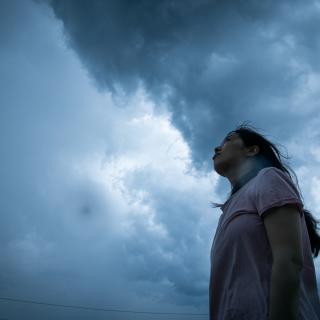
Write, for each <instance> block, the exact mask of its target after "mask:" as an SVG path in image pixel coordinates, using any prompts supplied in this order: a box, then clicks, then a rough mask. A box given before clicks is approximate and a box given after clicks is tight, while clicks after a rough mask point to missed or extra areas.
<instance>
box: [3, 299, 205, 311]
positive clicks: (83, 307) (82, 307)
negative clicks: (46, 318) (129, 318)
mask: <svg viewBox="0 0 320 320" xmlns="http://www.w3.org/2000/svg"><path fill="white" fill-rule="evenodd" d="M0 300H8V301H16V302H23V303H33V304H41V305H45V306H53V307H63V308H74V309H85V310H96V311H108V312H110V311H113V312H129V313H147V314H175V315H185V316H189V315H190V316H207V315H208V314H207V313H179V312H176V313H175V312H151V311H134V310H119V309H105V308H94V307H86V306H74V305H66V304H57V303H47V302H40V301H34V300H22V299H14V298H6V297H0Z"/></svg>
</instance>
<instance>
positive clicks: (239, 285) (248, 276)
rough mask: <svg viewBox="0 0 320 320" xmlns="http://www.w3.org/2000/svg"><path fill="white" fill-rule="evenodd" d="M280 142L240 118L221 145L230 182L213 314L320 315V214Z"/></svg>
mask: <svg viewBox="0 0 320 320" xmlns="http://www.w3.org/2000/svg"><path fill="white" fill-rule="evenodd" d="M280 155H281V154H280V152H279V151H278V149H277V148H276V146H275V145H274V144H273V143H271V142H270V141H268V140H267V139H266V138H265V137H264V136H263V135H261V134H259V133H258V132H257V131H255V130H253V129H251V128H249V126H248V125H245V124H242V125H240V126H238V127H237V128H236V130H234V131H231V132H230V133H229V134H228V135H227V136H226V138H225V139H224V140H223V143H222V144H221V146H218V147H216V148H215V155H214V157H213V161H214V169H215V171H216V172H217V173H218V174H219V175H221V176H224V177H226V178H227V179H228V180H229V181H230V184H231V186H232V190H231V194H230V196H229V198H228V199H227V201H225V203H224V204H216V203H214V205H215V207H220V209H221V210H222V214H221V216H220V218H219V222H218V226H217V230H216V233H215V236H214V239H213V244H212V247H211V273H210V286H209V305H210V320H231V319H233V320H241V319H244V320H253V319H254V320H319V319H320V300H319V295H318V288H317V283H316V273H315V267H314V263H313V257H312V254H314V256H315V257H317V255H318V252H319V249H320V237H319V235H318V234H317V232H316V225H317V222H318V221H317V220H316V219H315V218H314V217H313V216H312V215H311V213H310V212H309V211H307V210H305V209H304V208H303V202H302V200H301V196H300V193H299V192H298V189H297V187H296V186H295V184H294V183H293V181H292V179H291V175H290V173H289V172H288V170H287V169H286V168H285V165H284V164H283V162H282V161H281V158H280Z"/></svg>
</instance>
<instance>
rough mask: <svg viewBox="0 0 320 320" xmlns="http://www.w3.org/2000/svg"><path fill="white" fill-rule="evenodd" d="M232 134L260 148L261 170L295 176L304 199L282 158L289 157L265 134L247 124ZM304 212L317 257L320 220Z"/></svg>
mask: <svg viewBox="0 0 320 320" xmlns="http://www.w3.org/2000/svg"><path fill="white" fill-rule="evenodd" d="M231 133H237V134H238V135H239V136H240V138H241V140H242V141H243V143H244V145H245V146H246V147H249V146H252V145H258V146H259V148H260V151H259V153H258V154H257V155H256V156H255V157H257V160H258V161H259V163H260V164H262V165H261V168H260V170H261V169H262V168H264V167H276V168H278V169H280V170H282V171H283V172H285V173H286V174H287V175H288V176H289V177H290V179H291V180H292V181H293V179H292V175H293V176H294V179H295V180H294V184H295V186H296V187H297V190H298V192H299V194H300V198H301V199H303V196H302V193H301V190H300V187H299V183H298V178H297V176H296V174H295V172H294V171H293V170H292V169H291V168H290V166H289V165H288V164H287V163H285V161H284V160H283V159H281V157H283V158H286V159H288V156H284V155H283V154H282V153H281V152H280V151H279V149H278V148H277V146H276V145H275V144H274V143H272V142H270V141H269V140H268V139H266V137H265V136H264V135H263V134H261V133H259V132H258V131H257V129H256V128H254V127H253V126H250V125H248V124H247V123H245V122H244V123H242V124H240V125H239V126H237V128H236V129H235V130H233V131H230V132H229V133H228V135H229V134H231ZM289 171H290V172H291V174H292V175H291V174H290V172H289ZM239 187H241V186H239V185H236V186H235V187H234V188H233V189H232V190H231V192H230V194H229V196H228V199H227V200H226V201H225V203H226V202H227V201H228V200H229V198H230V197H231V196H232V195H233V193H234V192H236V191H237V190H238V189H239ZM303 202H304V200H303ZM211 205H212V207H213V208H216V207H221V206H223V205H224V203H223V204H220V203H214V202H211ZM303 212H304V216H305V221H306V225H307V229H308V234H309V239H310V244H311V251H312V253H313V255H314V257H317V256H318V253H319V250H320V236H319V234H318V233H317V229H318V226H317V224H318V223H319V222H320V220H318V219H316V218H315V217H314V216H313V215H312V214H311V212H310V211H309V210H306V209H305V208H303Z"/></svg>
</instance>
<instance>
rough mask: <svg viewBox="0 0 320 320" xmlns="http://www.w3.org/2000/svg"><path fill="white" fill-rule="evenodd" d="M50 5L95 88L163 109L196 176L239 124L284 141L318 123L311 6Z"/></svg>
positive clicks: (315, 13)
mask: <svg viewBox="0 0 320 320" xmlns="http://www.w3.org/2000/svg"><path fill="white" fill-rule="evenodd" d="M50 4H51V7H52V8H53V10H54V13H55V15H56V17H57V18H58V19H60V20H61V21H62V22H63V25H64V31H65V35H66V38H67V42H68V44H69V45H70V46H71V47H72V48H73V49H74V50H75V52H76V53H77V54H78V56H79V57H80V59H81V61H82V63H83V65H84V66H85V67H86V68H87V70H88V71H89V72H90V74H91V76H92V77H93V79H94V81H95V83H96V85H97V87H99V88H100V89H101V90H113V91H115V92H117V91H119V90H120V91H121V90H122V91H124V92H125V93H131V92H133V91H134V90H136V88H137V86H138V85H139V84H140V83H142V84H143V86H144V87H145V88H146V90H147V92H148V94H150V95H151V96H152V99H153V100H154V101H155V102H157V103H160V102H161V101H166V103H167V106H168V109H169V110H170V112H171V121H172V123H173V125H174V126H175V127H176V128H177V129H178V130H179V131H180V132H181V133H182V135H183V138H184V139H185V141H187V143H188V145H189V146H190V149H191V156H192V160H193V164H194V165H195V166H196V167H197V168H200V167H202V168H203V169H205V170H210V169H211V159H210V158H209V157H208V153H210V151H211V149H210V148H212V146H213V144H217V143H218V142H220V140H221V138H222V136H221V133H222V132H226V131H228V130H231V129H233V128H234V127H235V125H236V124H239V123H240V122H242V121H244V120H249V121H253V123H254V124H258V127H260V128H262V129H264V130H266V131H267V132H268V131H269V130H270V131H271V130H272V131H273V133H274V134H275V135H276V136H280V137H281V138H282V139H285V140H286V139H289V137H290V136H292V135H294V134H295V132H296V130H302V128H303V126H304V125H305V123H306V121H307V119H309V118H310V117H311V116H317V114H318V113H317V109H318V103H317V101H318V98H319V93H318V92H319V90H318V89H319V85H318V82H317V80H316V79H318V77H319V73H318V72H319V61H318V59H317V56H318V54H319V43H320V40H319V36H318V33H317V32H316V30H317V27H318V26H319V22H318V21H319V20H318V18H319V14H320V6H319V2H317V1H307V2H305V1H281V2H279V1H267V2H258V1H208V0H207V1H196V2H194V1H183V2H181V1H171V0H170V1H169V0H167V1H166V0H165V1H156V2H154V1H153V2H150V1H147V0H145V1H143V0H141V1H134V2H132V1H129V0H128V1H124V0H123V1H93V2H90V4H89V3H88V2H86V1H77V0H71V1H60V0H52V1H50ZM292 123H295V127H294V128H293V127H292V125H291V124H292Z"/></svg>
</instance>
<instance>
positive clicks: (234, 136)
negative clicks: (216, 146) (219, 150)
mask: <svg viewBox="0 0 320 320" xmlns="http://www.w3.org/2000/svg"><path fill="white" fill-rule="evenodd" d="M237 137H238V134H237V132H232V131H231V132H229V133H228V134H227V135H226V136H225V138H224V139H223V140H222V144H223V143H224V141H225V140H226V139H227V138H233V139H235V138H237Z"/></svg>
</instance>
